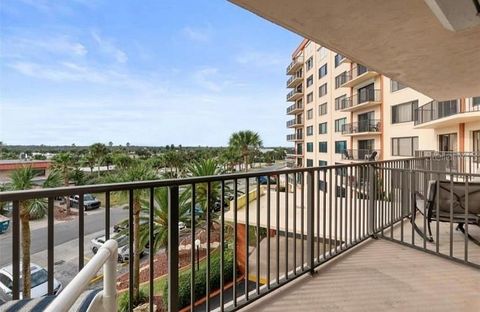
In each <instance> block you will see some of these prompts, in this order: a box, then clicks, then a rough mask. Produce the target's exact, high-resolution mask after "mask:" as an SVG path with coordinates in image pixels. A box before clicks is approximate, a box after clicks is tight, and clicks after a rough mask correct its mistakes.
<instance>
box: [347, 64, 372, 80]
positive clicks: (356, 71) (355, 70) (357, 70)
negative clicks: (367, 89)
mask: <svg viewBox="0 0 480 312" xmlns="http://www.w3.org/2000/svg"><path fill="white" fill-rule="evenodd" d="M368 71H370V70H369V69H368V68H367V67H366V66H363V65H360V64H356V65H354V66H353V67H352V69H351V70H349V71H348V72H347V74H346V77H345V82H344V83H343V84H345V83H347V82H349V81H351V80H353V79H356V78H357V77H359V76H361V75H363V74H365V73H366V72H368Z"/></svg>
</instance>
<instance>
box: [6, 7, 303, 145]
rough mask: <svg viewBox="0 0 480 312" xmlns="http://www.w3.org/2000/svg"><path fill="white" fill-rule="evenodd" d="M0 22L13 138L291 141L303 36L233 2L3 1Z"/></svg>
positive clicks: (65, 141)
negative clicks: (245, 133) (290, 67)
mask: <svg viewBox="0 0 480 312" xmlns="http://www.w3.org/2000/svg"><path fill="white" fill-rule="evenodd" d="M0 23H1V25H0V27H1V30H0V31H1V33H0V37H1V46H0V58H1V59H0V140H1V141H3V142H5V143H6V144H65V145H70V144H72V143H75V144H77V145H84V144H92V143H94V142H104V143H107V142H109V141H112V142H114V144H122V145H124V144H125V143H126V142H130V143H131V144H133V145H165V144H172V143H173V144H182V145H184V146H186V145H193V146H197V145H208V146H219V145H225V144H227V142H228V137H229V135H230V134H231V133H232V132H234V131H238V130H242V129H251V130H254V131H257V132H259V133H260V135H261V137H262V138H263V141H264V145H266V146H274V145H275V146H277V145H284V146H286V145H288V144H287V142H286V141H285V135H286V134H287V133H288V131H287V129H286V128H285V121H286V120H287V119H288V118H287V116H286V115H285V109H286V107H287V104H286V102H285V95H286V89H285V81H286V76H285V68H286V66H287V64H288V63H289V60H290V55H291V52H292V50H293V49H294V48H295V47H296V46H297V45H298V43H299V42H300V40H301V38H300V37H298V36H297V35H295V34H293V33H291V32H289V31H287V30H285V29H282V28H280V27H279V26H276V25H273V24H271V23H269V22H267V21H265V20H263V19H261V18H259V17H257V16H255V15H253V14H251V13H249V12H247V11H245V10H243V9H241V8H239V7H236V6H235V5H233V4H231V3H229V2H227V1H225V0H188V1H178V0H174V1H171V0H162V1H143V0H142V1H106V0H92V1H88V0H71V1H47V0H17V1H14V0H4V1H2V5H1V6H0Z"/></svg>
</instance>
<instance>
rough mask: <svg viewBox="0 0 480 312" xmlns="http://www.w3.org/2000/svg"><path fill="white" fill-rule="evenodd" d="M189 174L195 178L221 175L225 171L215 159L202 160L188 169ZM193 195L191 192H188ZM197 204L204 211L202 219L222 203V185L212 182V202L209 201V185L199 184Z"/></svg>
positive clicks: (196, 191) (197, 186)
mask: <svg viewBox="0 0 480 312" xmlns="http://www.w3.org/2000/svg"><path fill="white" fill-rule="evenodd" d="M188 171H189V174H190V175H191V176H194V177H204V176H211V175H220V174H222V173H223V170H222V168H221V166H220V164H219V163H218V161H216V160H215V159H202V160H198V161H195V162H193V163H192V164H191V165H190V166H189V167H188ZM189 189H190V188H189ZM188 193H190V194H191V191H190V192H188ZM195 193H196V197H195V198H194V199H193V198H192V199H191V200H195V203H196V204H197V205H198V206H199V208H200V209H201V210H202V218H204V217H205V216H206V213H207V211H208V210H210V211H211V210H212V208H213V205H214V203H216V202H219V201H220V197H221V194H222V193H221V183H220V182H218V181H217V182H210V201H208V183H197V184H196V188H195Z"/></svg>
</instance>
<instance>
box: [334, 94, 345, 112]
mask: <svg viewBox="0 0 480 312" xmlns="http://www.w3.org/2000/svg"><path fill="white" fill-rule="evenodd" d="M346 98H347V95H346V94H344V95H342V96H339V97H337V98H336V99H335V110H339V109H344V108H345V99H346Z"/></svg>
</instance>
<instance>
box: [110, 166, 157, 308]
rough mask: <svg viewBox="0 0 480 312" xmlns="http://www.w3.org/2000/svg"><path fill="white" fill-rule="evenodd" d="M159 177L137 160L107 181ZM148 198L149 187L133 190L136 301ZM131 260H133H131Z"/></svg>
mask: <svg viewBox="0 0 480 312" xmlns="http://www.w3.org/2000/svg"><path fill="white" fill-rule="evenodd" d="M156 178H157V175H156V174H155V170H153V168H152V167H150V166H148V165H146V164H145V163H144V162H135V163H133V164H132V165H130V166H128V167H126V168H125V169H124V170H120V171H117V174H115V175H113V174H112V175H108V176H107V178H106V182H109V183H119V182H133V181H149V180H154V179H156ZM115 195H116V196H119V197H120V199H122V198H123V200H125V199H126V198H128V193H127V192H118V193H115ZM146 198H148V190H147V189H138V190H134V191H133V238H132V237H131V238H130V239H133V268H134V271H133V290H132V291H133V297H134V302H137V301H138V298H139V295H140V288H139V286H140V253H141V252H142V250H143V246H144V245H141V244H140V211H141V208H142V201H143V200H145V199H146ZM130 261H131V260H130Z"/></svg>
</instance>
